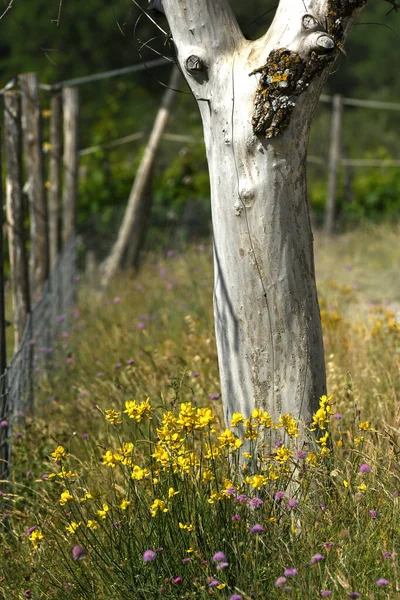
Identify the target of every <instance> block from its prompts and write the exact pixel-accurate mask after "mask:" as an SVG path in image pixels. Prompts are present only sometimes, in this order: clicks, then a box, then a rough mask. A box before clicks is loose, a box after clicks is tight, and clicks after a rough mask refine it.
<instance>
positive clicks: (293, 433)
mask: <svg viewBox="0 0 400 600" xmlns="http://www.w3.org/2000/svg"><path fill="white" fill-rule="evenodd" d="M278 424H279V427H283V429H284V430H285V431H286V433H287V434H288V436H289V437H299V430H298V428H297V422H296V419H295V418H294V417H292V415H290V414H284V415H282V416H281V417H279V419H278Z"/></svg>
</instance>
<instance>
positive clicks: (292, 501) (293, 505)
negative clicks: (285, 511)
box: [287, 498, 299, 509]
mask: <svg viewBox="0 0 400 600" xmlns="http://www.w3.org/2000/svg"><path fill="white" fill-rule="evenodd" d="M298 505H299V503H298V502H297V500H296V498H289V500H288V503H287V506H288V508H291V509H295V508H297V507H298Z"/></svg>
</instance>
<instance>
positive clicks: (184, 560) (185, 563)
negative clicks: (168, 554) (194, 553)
mask: <svg viewBox="0 0 400 600" xmlns="http://www.w3.org/2000/svg"><path fill="white" fill-rule="evenodd" d="M189 562H190V557H189V556H187V557H186V558H184V559H183V560H182V563H183V564H184V565H187V564H188V563H189Z"/></svg>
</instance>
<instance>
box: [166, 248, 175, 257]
mask: <svg viewBox="0 0 400 600" xmlns="http://www.w3.org/2000/svg"><path fill="white" fill-rule="evenodd" d="M173 256H175V250H168V252H167V257H168V258H172V257H173Z"/></svg>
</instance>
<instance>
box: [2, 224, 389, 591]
mask: <svg viewBox="0 0 400 600" xmlns="http://www.w3.org/2000/svg"><path fill="white" fill-rule="evenodd" d="M399 234H400V227H399V226H395V225H393V226H381V227H374V228H370V229H363V230H360V231H357V232H352V233H347V234H343V235H341V236H338V237H337V238H334V239H325V238H323V237H317V239H316V268H317V277H318V287H319V294H320V304H321V316H322V320H323V326H324V343H325V353H326V361H327V368H328V390H329V394H330V396H331V398H330V399H323V400H322V402H321V408H320V411H319V412H318V413H317V415H316V417H315V419H314V427H313V429H315V431H316V432H317V433H318V435H319V442H318V443H316V442H315V441H314V442H312V443H313V446H314V447H313V449H312V450H311V451H310V452H308V453H299V452H296V439H297V438H296V435H297V433H296V432H297V429H296V423H295V422H294V420H293V419H291V418H290V417H288V416H287V417H284V418H283V419H282V420H281V421H280V422H278V423H272V422H271V421H270V419H269V418H268V415H266V414H265V413H264V414H263V413H259V412H255V413H254V414H253V417H252V419H251V420H250V421H249V422H247V423H243V422H241V418H240V415H238V416H237V417H236V422H235V423H233V424H232V427H231V428H230V429H229V430H226V427H225V424H224V423H223V421H222V418H221V415H222V411H221V400H220V389H219V380H218V366H217V355H216V349H215V340H214V332H213V318H212V280H213V275H212V256H211V250H210V248H208V247H204V246H198V247H193V248H190V249H188V250H187V251H186V252H185V254H177V253H174V252H173V250H171V251H169V252H168V254H166V255H165V256H164V257H160V256H157V257H155V256H149V257H148V260H147V262H146V264H145V265H144V267H143V269H142V271H141V273H140V275H139V277H137V278H132V277H130V276H129V274H123V275H121V277H120V278H119V279H118V280H117V281H115V282H114V283H113V286H112V289H110V290H108V292H107V293H106V294H103V295H101V294H100V293H99V292H98V290H97V289H96V282H91V283H90V284H89V283H88V282H82V285H81V289H80V294H79V303H78V307H77V308H76V309H75V310H74V311H72V312H71V315H70V319H69V322H68V326H66V327H65V329H64V330H63V331H62V332H61V334H60V339H59V340H58V342H57V344H56V345H55V347H54V352H53V354H52V358H51V361H50V364H49V367H50V368H49V369H48V371H47V373H45V372H44V371H43V373H42V374H41V375H42V379H41V383H40V386H39V388H38V389H37V391H36V399H37V411H36V413H35V415H34V416H33V417H32V416H31V417H28V416H25V417H22V418H21V419H20V422H19V424H18V426H17V428H16V430H15V432H14V440H13V444H14V446H13V468H14V474H13V484H14V485H13V486H12V488H9V487H8V486H7V484H6V483H5V482H3V483H1V484H0V490H1V493H0V538H1V546H0V597H1V595H3V596H2V597H4V598H6V599H8V598H10V599H14V598H15V599H19V598H60V599H63V598H75V599H80V598H82V599H86V598H91V599H103V600H125V599H127V598H132V599H136V598H137V599H149V598H150V599H151V598H170V599H177V598H192V599H194V598H196V599H200V598H210V597H211V598H221V599H228V598H231V599H233V600H240V598H243V599H244V600H248V599H249V598H250V599H252V600H256V599H260V600H261V599H267V598H268V599H275V598H281V597H287V598H299V599H300V598H307V599H308V598H310V599H311V598H320V597H332V598H337V599H339V598H358V597H361V598H370V599H380V598H390V599H392V598H400V573H399V562H398V554H399V551H400V510H399V498H398V494H399V493H400V480H399V477H400V465H399V453H400V437H399V426H400V412H399V397H400V369H399V363H400V353H399V350H400V328H399V324H398V321H399V319H400V270H399V267H398V265H399V264H400V245H399V243H398V239H399ZM147 399H149V400H148V401H147ZM238 425H239V427H238ZM273 429H277V430H278V431H280V432H281V433H282V442H281V443H279V444H277V445H276V447H274V448H272V449H271V448H268V438H269V435H270V433H271V431H272V430H273ZM326 434H329V435H328V436H327V435H326ZM275 435H276V433H275ZM310 435H311V434H310ZM311 437H313V436H311ZM243 439H246V440H247V444H248V445H249V446H250V449H249V452H248V454H247V455H245V456H244V457H243V456H242V457H241V458H240V459H239V454H240V452H241V451H240V445H241V443H242V441H243Z"/></svg>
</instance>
